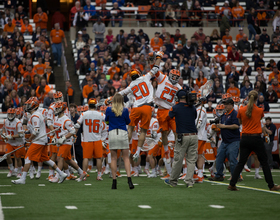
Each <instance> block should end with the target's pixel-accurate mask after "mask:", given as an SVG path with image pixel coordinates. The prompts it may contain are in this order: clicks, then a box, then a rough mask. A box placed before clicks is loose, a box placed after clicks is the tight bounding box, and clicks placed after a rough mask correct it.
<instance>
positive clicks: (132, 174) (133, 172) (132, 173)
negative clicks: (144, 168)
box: [117, 171, 135, 176]
mask: <svg viewBox="0 0 280 220" xmlns="http://www.w3.org/2000/svg"><path fill="white" fill-rule="evenodd" d="M134 174H135V171H132V172H131V173H130V175H131V176H134ZM117 175H118V172H117Z"/></svg>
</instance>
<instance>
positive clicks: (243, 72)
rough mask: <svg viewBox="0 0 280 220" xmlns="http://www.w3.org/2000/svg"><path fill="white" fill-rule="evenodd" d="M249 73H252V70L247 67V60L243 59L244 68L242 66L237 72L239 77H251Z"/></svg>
mask: <svg viewBox="0 0 280 220" xmlns="http://www.w3.org/2000/svg"><path fill="white" fill-rule="evenodd" d="M251 73H252V68H251V67H250V66H249V60H248V59H245V60H244V66H242V67H241V69H240V70H239V75H241V76H242V75H243V76H244V75H247V76H251Z"/></svg>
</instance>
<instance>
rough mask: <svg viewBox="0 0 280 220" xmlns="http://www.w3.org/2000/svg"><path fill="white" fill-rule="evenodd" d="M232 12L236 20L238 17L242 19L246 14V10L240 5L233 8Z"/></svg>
mask: <svg viewBox="0 0 280 220" xmlns="http://www.w3.org/2000/svg"><path fill="white" fill-rule="evenodd" d="M231 11H232V15H233V17H235V18H238V16H239V17H240V18H241V17H243V16H244V13H245V10H244V8H243V7H242V6H240V5H239V6H238V7H233V8H232V10H231Z"/></svg>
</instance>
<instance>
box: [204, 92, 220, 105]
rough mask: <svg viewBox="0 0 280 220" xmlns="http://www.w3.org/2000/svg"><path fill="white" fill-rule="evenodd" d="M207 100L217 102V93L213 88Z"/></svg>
mask: <svg viewBox="0 0 280 220" xmlns="http://www.w3.org/2000/svg"><path fill="white" fill-rule="evenodd" d="M206 99H207V102H208V103H209V102H211V103H216V99H217V98H216V95H215V93H214V92H213V90H211V92H210V93H209V95H208V96H207V98H206Z"/></svg>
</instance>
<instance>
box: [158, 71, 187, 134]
mask: <svg viewBox="0 0 280 220" xmlns="http://www.w3.org/2000/svg"><path fill="white" fill-rule="evenodd" d="M155 76H156V79H157V82H158V88H157V91H156V94H155V103H156V105H157V106H158V107H159V108H158V111H157V119H158V123H159V126H160V128H161V129H162V130H163V131H168V130H169V128H171V129H172V130H173V131H174V132H176V124H175V119H171V118H170V117H169V116H168V112H169V109H170V108H171V107H172V106H173V105H175V99H174V97H175V95H176V92H177V91H178V90H180V89H182V87H181V86H180V85H179V84H178V83H176V84H175V85H173V84H172V83H171V82H170V81H169V79H168V76H166V75H164V74H162V73H160V72H157V73H156V74H155Z"/></svg>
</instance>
